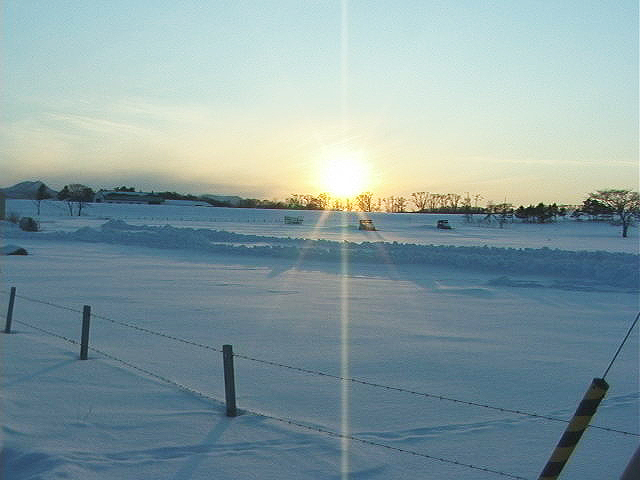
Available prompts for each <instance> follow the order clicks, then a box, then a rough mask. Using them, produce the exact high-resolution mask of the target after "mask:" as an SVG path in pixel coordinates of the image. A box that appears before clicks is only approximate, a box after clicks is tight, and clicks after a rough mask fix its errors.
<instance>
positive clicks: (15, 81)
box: [0, 0, 639, 205]
mask: <svg viewBox="0 0 640 480" xmlns="http://www.w3.org/2000/svg"><path fill="white" fill-rule="evenodd" d="M0 52H1V55H2V56H1V58H2V60H1V66H2V67H1V68H2V69H1V78H2V82H1V86H0V101H1V105H0V106H1V109H0V118H1V123H0V142H1V144H2V149H1V152H2V153H1V157H0V168H1V172H0V184H1V185H0V186H9V185H13V184H15V183H17V182H20V181H24V180H42V181H44V182H45V183H47V184H48V185H50V186H52V187H53V188H61V187H62V186H63V185H65V184H69V183H84V184H87V185H89V186H91V187H93V188H95V189H98V188H111V187H114V186H118V185H127V186H134V187H136V188H137V189H139V190H156V191H158V190H175V191H179V192H182V193H196V194H200V193H216V194H230V195H240V196H244V197H254V198H262V199H284V198H286V197H287V196H289V195H290V194H293V193H309V194H319V193H321V192H323V191H329V192H331V191H334V190H336V187H337V185H336V183H340V184H341V185H342V186H344V184H345V183H347V184H349V183H351V186H352V187H353V188H358V189H361V190H368V191H371V192H373V193H374V195H375V196H379V197H384V196H390V195H395V196H405V197H409V196H410V194H411V193H412V192H418V191H427V192H436V193H460V194H464V193H465V192H469V193H470V195H474V194H480V195H482V196H483V198H484V200H483V201H485V202H486V201H494V202H502V201H505V200H506V201H507V202H510V203H514V204H516V205H519V204H528V203H537V202H540V201H543V202H545V203H550V202H558V203H570V204H571V203H580V202H581V201H582V200H583V199H584V198H585V197H586V195H587V194H588V193H589V192H592V191H595V190H598V189H604V188H630V189H637V188H638V183H639V177H638V3H637V1H635V0H634V1H626V0H620V1H610V2H602V1H584V0H580V1H572V0H562V1H560V2H556V1H546V0H545V1H527V0H524V1H518V2H513V1H511V0H504V1H489V0H486V1H479V0H478V1H475V0H461V1H457V2H451V1H447V0H443V1H435V0H415V1H414V0H397V1H394V0H385V1H382V0H215V1H208V2H203V1H188V0H187V1H181V2H174V1H163V0H153V1H146V0H133V1H132V0H127V1H121V0H110V1H108V2H86V1H65V0H53V1H48V2H45V1H31V0H4V1H3V2H2V43H1V45H0ZM354 159H355V160H354ZM354 161H355V163H356V164H357V168H352V166H353V164H354ZM341 164H344V165H343V166H344V167H345V168H339V167H336V165H341ZM349 165H351V167H350V166H349ZM349 178H353V181H352V182H350V181H349V180H348V179H349ZM332 179H333V181H332ZM332 182H333V183H332Z"/></svg>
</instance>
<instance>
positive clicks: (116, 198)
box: [93, 190, 164, 204]
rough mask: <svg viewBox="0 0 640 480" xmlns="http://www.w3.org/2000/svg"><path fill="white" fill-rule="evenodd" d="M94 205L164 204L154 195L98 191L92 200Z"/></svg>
mask: <svg viewBox="0 0 640 480" xmlns="http://www.w3.org/2000/svg"><path fill="white" fill-rule="evenodd" d="M93 201H94V202H96V203H147V204H160V203H164V198H162V197H159V196H158V195H156V194H154V193H145V192H119V191H115V190H100V191H99V192H97V193H96V194H95V196H94V199H93Z"/></svg>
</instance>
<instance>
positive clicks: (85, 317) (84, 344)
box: [80, 305, 91, 360]
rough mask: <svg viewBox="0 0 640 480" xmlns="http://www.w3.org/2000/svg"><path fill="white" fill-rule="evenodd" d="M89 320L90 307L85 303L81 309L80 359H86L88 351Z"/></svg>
mask: <svg viewBox="0 0 640 480" xmlns="http://www.w3.org/2000/svg"><path fill="white" fill-rule="evenodd" d="M90 320H91V307H90V306H89V305H85V306H84V309H83V310H82V339H81V341H80V360H86V359H87V354H88V353H89V323H90Z"/></svg>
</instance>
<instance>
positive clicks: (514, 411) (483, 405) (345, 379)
mask: <svg viewBox="0 0 640 480" xmlns="http://www.w3.org/2000/svg"><path fill="white" fill-rule="evenodd" d="M3 291H4V292H7V291H6V290H3ZM16 297H17V298H21V299H23V300H27V301H30V302H35V303H40V304H43V305H48V306H51V307H55V308H59V309H63V310H68V311H71V312H74V313H78V314H82V310H79V309H75V308H71V307H66V306H63V305H58V304H55V303H52V302H48V301H45V300H39V299H36V298H32V297H27V296H24V295H18V294H16ZM91 316H92V317H93V318H98V319H101V320H105V321H108V322H111V323H113V324H116V325H120V326H123V327H126V328H131V329H133V330H137V331H140V332H143V333H147V334H149V335H155V336H158V337H162V338H167V339H169V340H173V341H176V342H180V343H184V344H186V345H191V346H194V347H198V348H203V349H206V350H210V351H214V352H218V353H222V349H219V348H216V347H214V346H211V345H207V344H203V343H199V342H195V341H192V340H187V339H184V338H180V337H176V336H174V335H169V334H166V333H162V332H158V331H155V330H151V329H148V328H145V327H141V326H139V325H135V324H132V323H127V322H122V321H120V320H115V319H113V318H109V317H106V316H103V315H97V314H95V313H93V312H92V313H91ZM63 338H64V337H63ZM233 356H234V357H236V358H240V359H242V360H247V361H251V362H256V363H261V364H264V365H269V366H272V367H277V368H282V369H286V370H290V371H294V372H298V373H304V374H307V375H316V376H321V377H325V378H333V379H335V380H340V381H343V382H350V383H353V384H359V385H366V386H368V387H373V388H380V389H384V390H388V391H394V392H400V393H406V394H409V395H415V396H420V397H424V398H431V399H435V400H441V401H446V402H451V403H456V404H459V405H467V406H473V407H478V408H484V409H488V410H493V411H498V412H501V413H510V414H513V415H520V416H525V417H530V418H536V419H539V420H547V421H551V422H559V423H565V424H568V423H570V420H565V419H563V418H557V417H552V416H549V415H541V414H538V413H535V412H525V411H523V410H517V409H511V408H505V407H499V406H495V405H489V404H486V403H480V402H473V401H469V400H461V399H457V398H453V397H449V396H445V395H439V394H435V393H428V392H420V391H416V390H411V389H406V388H402V387H397V386H391V385H384V384H381V383H376V382H372V381H368V380H362V379H358V378H353V377H343V376H340V375H335V374H331V373H327V372H322V371H319V370H312V369H308V368H303V367H296V366H293V365H288V364H285V363H280V362H274V361H270V360H264V359H260V358H255V357H251V356H248V355H243V354H238V353H234V354H233ZM588 428H593V429H597V430H602V431H606V432H610V433H618V434H622V435H627V436H632V437H639V438H640V434H638V433H633V432H629V431H625V430H620V429H616V428H610V427H605V426H600V425H588Z"/></svg>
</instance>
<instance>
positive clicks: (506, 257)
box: [7, 220, 640, 291]
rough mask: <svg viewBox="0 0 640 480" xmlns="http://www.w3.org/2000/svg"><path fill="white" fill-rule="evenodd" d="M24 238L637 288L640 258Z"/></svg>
mask: <svg viewBox="0 0 640 480" xmlns="http://www.w3.org/2000/svg"><path fill="white" fill-rule="evenodd" d="M7 233H9V234H10V236H20V237H25V238H35V236H36V235H37V236H38V237H40V238H42V237H46V238H48V239H52V240H66V241H83V242H105V243H111V244H118V245H135V246H147V247H154V248H168V249H188V250H197V251H205V252H212V253H222V254H241V255H245V256H246V255H250V256H258V257H271V258H287V259H300V258H304V259H305V260H314V261H315V260H321V261H331V262H336V261H340V260H341V259H342V258H343V255H345V254H346V255H347V256H348V258H349V261H350V262H357V263H374V264H381V263H382V264H384V263H390V264H398V265H399V264H411V265H432V266H444V267H460V268H467V269H468V268H472V269H474V270H478V271H483V272H496V273H501V274H503V275H544V276H552V277H561V278H562V279H578V280H579V281H580V282H582V284H583V285H584V286H587V287H588V288H591V287H592V286H593V285H592V284H593V283H597V284H600V285H605V286H613V287H617V288H623V289H627V290H630V291H638V290H639V289H640V288H639V286H640V269H639V266H640V257H639V256H638V255H634V254H629V253H616V252H604V251H568V250H558V249H550V248H547V247H543V248H539V249H534V248H520V249H518V248H504V247H488V246H483V247H474V246H449V245H417V244H407V243H398V242H393V243H389V242H362V243H355V242H348V241H344V242H338V241H333V240H307V239H302V238H290V237H288V238H280V237H272V236H261V235H247V234H240V233H233V232H228V231H224V230H213V229H206V228H200V229H194V228H178V227H172V226H170V225H165V226H148V225H142V226H136V225H130V224H128V223H126V222H124V221H122V220H109V221H108V222H106V223H105V224H103V225H102V226H101V228H100V229H95V228H90V227H83V228H80V229H79V230H76V231H74V232H51V233H40V234H29V233H27V232H16V231H13V232H7Z"/></svg>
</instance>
